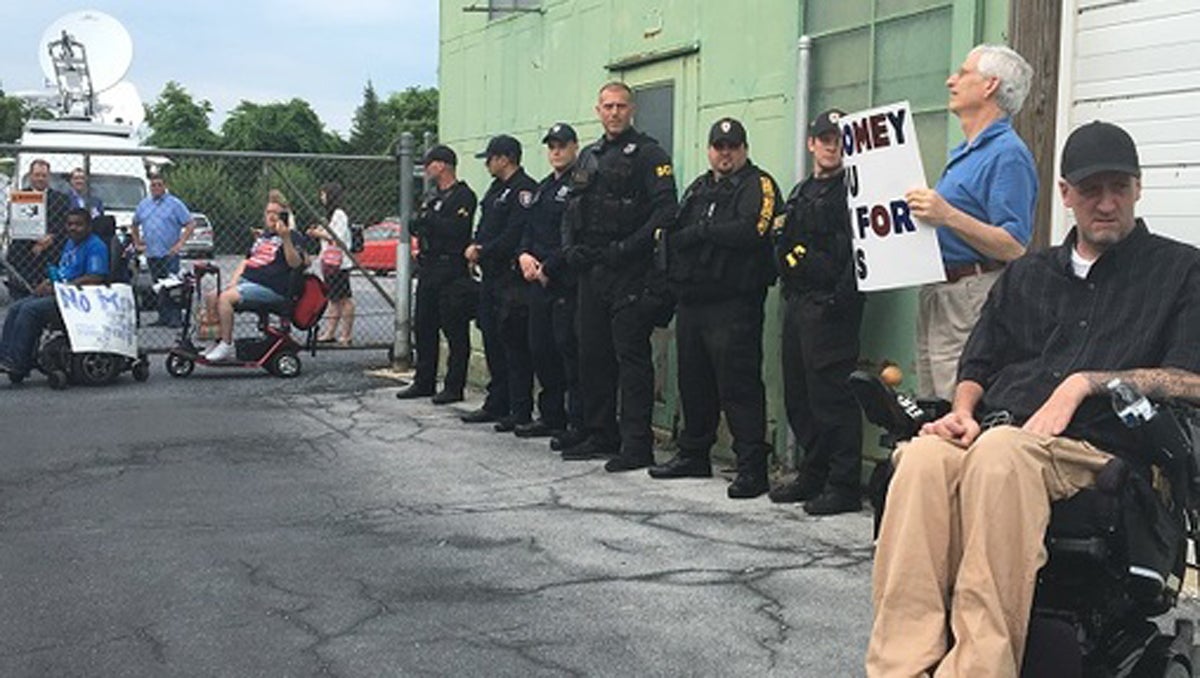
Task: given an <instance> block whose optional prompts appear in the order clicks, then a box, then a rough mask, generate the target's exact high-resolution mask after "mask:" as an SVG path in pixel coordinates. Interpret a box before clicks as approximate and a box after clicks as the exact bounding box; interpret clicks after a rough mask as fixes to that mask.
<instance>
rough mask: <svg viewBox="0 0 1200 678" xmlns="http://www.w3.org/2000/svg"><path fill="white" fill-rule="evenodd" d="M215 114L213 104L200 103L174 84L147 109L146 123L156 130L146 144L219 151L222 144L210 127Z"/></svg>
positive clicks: (168, 84)
mask: <svg viewBox="0 0 1200 678" xmlns="http://www.w3.org/2000/svg"><path fill="white" fill-rule="evenodd" d="M212 111H213V107H212V104H211V103H209V102H208V101H207V100H203V99H202V100H200V101H196V100H195V99H193V98H192V95H191V94H189V93H188V91H187V90H186V89H184V88H183V86H182V85H180V84H179V83H177V82H175V81H174V80H172V81H170V82H168V83H167V84H166V85H165V86H164V87H163V90H162V92H160V93H159V95H158V99H157V100H156V101H155V102H154V104H153V105H151V106H147V107H146V122H147V123H148V124H149V125H150V128H151V130H153V131H152V132H151V134H150V136H149V137H148V138H147V139H146V142H147V143H148V144H149V145H151V146H158V147H160V148H217V147H218V146H219V145H220V141H221V140H220V138H219V137H218V136H217V134H216V133H215V132H213V131H212V129H211V128H210V127H209V115H211V114H212Z"/></svg>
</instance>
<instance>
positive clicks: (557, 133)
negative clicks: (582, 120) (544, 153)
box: [542, 122, 579, 144]
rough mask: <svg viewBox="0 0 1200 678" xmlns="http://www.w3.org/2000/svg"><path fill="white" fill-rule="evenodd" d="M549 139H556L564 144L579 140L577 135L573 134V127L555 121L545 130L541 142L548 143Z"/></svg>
mask: <svg viewBox="0 0 1200 678" xmlns="http://www.w3.org/2000/svg"><path fill="white" fill-rule="evenodd" d="M551 141H558V142H561V143H564V144H567V143H570V142H572V141H579V137H578V136H577V135H576V134H575V128H574V127H571V126H570V125H568V124H567V123H565V122H556V123H554V124H553V125H551V126H550V129H548V130H546V136H544V137H542V143H543V144H548V143H550V142H551Z"/></svg>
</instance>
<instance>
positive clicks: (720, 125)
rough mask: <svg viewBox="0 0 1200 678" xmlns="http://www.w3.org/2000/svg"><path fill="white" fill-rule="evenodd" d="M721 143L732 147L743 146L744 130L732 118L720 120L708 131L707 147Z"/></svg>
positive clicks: (744, 139)
mask: <svg viewBox="0 0 1200 678" xmlns="http://www.w3.org/2000/svg"><path fill="white" fill-rule="evenodd" d="M721 141H723V142H725V143H731V144H733V145H734V146H745V145H746V128H745V127H743V126H742V123H740V122H738V121H737V120H735V119H733V118H721V119H720V120H718V121H716V122H714V123H713V126H712V128H710V129H709V130H708V145H709V146H713V145H715V144H717V142H721Z"/></svg>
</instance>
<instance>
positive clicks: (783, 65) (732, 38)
mask: <svg viewBox="0 0 1200 678" xmlns="http://www.w3.org/2000/svg"><path fill="white" fill-rule="evenodd" d="M1008 12H1009V2H1008V0H807V1H804V0H792V1H790V2H789V1H785V0H746V1H744V2H726V1H723V0H647V1H634V0H540V1H539V0H474V1H472V0H443V1H442V3H441V23H440V26H441V28H440V31H441V40H440V45H441V47H440V54H439V67H438V68H439V72H438V85H439V89H440V91H441V103H440V112H439V121H438V122H439V136H440V138H441V140H442V141H443V142H445V143H447V144H450V145H451V146H452V147H454V148H456V149H457V150H458V151H459V154H460V156H462V157H463V160H461V161H460V163H461V164H460V167H459V173H460V175H461V176H462V177H464V178H465V179H467V180H468V182H469V183H471V184H472V185H473V186H474V187H475V188H476V189H477V192H479V193H480V194H482V192H483V190H484V189H485V188H486V186H487V184H488V182H489V181H490V179H489V177H488V176H487V173H486V172H485V170H484V168H483V164H482V162H481V161H475V160H473V159H471V158H470V156H471V154H472V153H473V152H474V151H477V150H479V149H482V148H483V146H484V145H485V144H486V141H487V139H488V138H489V137H490V136H492V135H494V134H499V133H508V134H512V135H514V136H516V137H517V138H519V139H520V140H521V142H522V143H523V144H524V145H525V148H526V153H525V156H526V157H525V166H526V168H527V169H528V171H529V172H530V174H531V175H533V176H535V177H540V176H543V175H544V174H545V173H546V172H548V171H549V167H548V165H547V163H546V161H545V154H544V151H543V148H542V147H541V146H540V145H539V140H540V138H541V135H542V133H543V132H544V130H545V128H546V127H547V126H548V125H549V124H551V123H553V122H556V121H566V122H569V123H571V124H572V125H574V126H575V127H576V129H578V130H579V133H580V137H581V140H582V141H583V142H584V143H586V142H587V141H589V140H591V139H594V138H596V137H598V136H599V135H600V133H601V131H600V126H599V124H598V123H597V122H596V119H595V114H594V112H593V106H594V105H595V102H596V90H597V88H598V87H599V86H600V85H601V84H602V83H604V82H606V81H608V80H622V81H625V82H626V83H628V84H629V85H630V86H631V87H633V88H634V90H635V93H636V97H637V103H638V110H639V114H638V118H637V121H636V124H637V126H638V127H639V128H641V129H643V131H646V132H648V133H650V134H652V135H653V136H655V137H657V138H658V139H659V141H660V142H662V143H663V145H664V146H665V147H666V148H667V149H668V150H669V151H671V153H672V157H673V158H674V160H675V175H676V177H677V181H678V183H679V185H680V188H681V189H682V187H683V186H686V184H687V183H688V182H690V180H691V179H692V178H694V177H695V176H696V175H697V174H699V173H700V172H702V171H704V170H706V169H707V161H706V157H705V145H706V141H707V133H708V127H709V125H710V124H711V123H712V121H714V120H716V119H717V118H719V117H721V116H725V115H731V116H734V117H737V118H739V119H741V120H742V121H743V122H744V123H745V124H746V128H747V130H748V133H749V138H750V155H751V158H752V159H753V160H754V161H755V162H756V163H757V164H758V165H760V166H762V167H764V168H765V169H767V170H768V171H769V172H771V173H772V174H774V175H775V177H776V179H777V180H778V181H779V183H780V184H781V185H786V187H787V188H790V186H791V185H792V184H793V183H794V182H795V180H796V178H797V177H796V176H795V174H796V172H795V171H794V170H793V167H794V166H795V163H796V162H797V159H798V158H797V154H799V161H801V162H803V161H804V153H805V152H804V148H803V138H797V135H796V133H795V129H796V124H797V108H798V107H799V104H798V101H801V102H802V101H803V98H804V97H803V95H799V96H798V93H800V92H803V91H804V89H803V88H801V87H798V84H797V83H798V82H799V81H800V78H799V77H798V73H799V70H800V65H801V64H802V63H803V62H804V61H805V59H803V58H802V56H801V54H802V50H801V49H800V47H799V45H800V41H801V36H808V38H809V39H810V40H809V50H808V51H807V55H808V58H807V62H808V64H809V68H808V69H807V70H808V73H809V78H808V86H807V106H806V108H807V110H806V111H800V113H801V114H803V115H813V114H815V113H817V112H819V111H821V110H824V109H825V108H829V107H832V106H837V107H840V108H843V109H845V110H848V111H853V110H859V109H863V108H867V107H870V106H873V105H876V104H883V103H888V102H892V101H896V100H901V99H907V100H909V101H910V102H911V104H912V106H913V110H914V113H915V114H916V115H915V119H916V125H917V130H918V135H919V137H920V141H921V150H922V154H923V156H924V162H925V167H926V171H927V173H928V175H929V176H928V179H929V180H930V181H931V182H933V181H936V180H937V176H938V175H939V174H940V172H941V169H942V166H943V164H944V162H945V156H946V150H947V148H948V146H949V145H951V144H953V143H957V142H958V140H959V139H961V134H960V132H959V129H958V125H957V124H956V123H955V122H954V120H953V118H952V116H949V115H948V113H947V112H946V108H945V106H946V90H945V86H944V82H945V80H946V77H947V76H948V75H949V74H950V72H951V70H953V69H955V68H957V67H958V65H959V63H961V61H962V59H963V58H964V57H965V55H966V53H967V52H968V51H969V49H970V48H971V46H973V45H974V44H976V43H979V42H985V41H986V42H1006V36H1005V34H1004V33H1005V30H1006V28H1007V25H1008ZM785 190H786V189H785ZM915 318H916V308H915V293H913V292H912V291H900V292H889V293H878V294H872V295H871V296H870V297H869V300H868V305H867V317H866V321H865V322H866V327H865V331H864V339H865V341H864V350H863V359H864V361H870V362H878V361H879V360H881V359H883V358H889V359H892V360H895V361H897V362H899V363H901V365H903V366H906V367H907V368H908V369H906V370H905V371H906V373H907V374H909V375H914V371H913V370H912V369H911V368H912V361H913V353H914V348H913V343H914V342H913V336H914V326H915ZM765 335H766V338H767V339H766V356H767V358H766V366H765V376H766V381H767V388H768V395H769V397H770V412H769V419H770V426H771V427H772V432H773V434H774V436H775V440H776V449H777V450H783V449H785V447H784V446H785V444H786V435H787V434H786V429H787V426H786V421H785V419H784V417H783V402H782V400H783V398H782V383H781V379H780V377H779V367H778V366H779V352H780V350H781V346H780V341H779V316H778V305H777V299H776V293H775V292H772V297H771V300H770V301H769V306H768V321H767V328H766V333H765ZM655 345H656V361H657V363H658V367H659V369H658V370H657V374H658V379H659V382H660V383H659V400H660V404H659V407H658V410H657V412H656V421H657V423H658V424H659V425H661V426H664V427H666V428H670V427H671V425H672V423H673V421H674V416H675V411H676V409H677V408H676V398H675V388H674V363H673V355H672V349H671V341H670V330H665V331H660V333H659V335H658V336H657V337H656V341H655ZM914 378H915V375H914ZM870 447H872V441H870V440H868V448H870ZM782 459H783V461H785V463H786V462H787V461H788V460H787V458H786V455H784V456H783V457H782Z"/></svg>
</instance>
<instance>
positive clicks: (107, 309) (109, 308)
mask: <svg viewBox="0 0 1200 678" xmlns="http://www.w3.org/2000/svg"><path fill="white" fill-rule="evenodd" d="M54 295H55V297H57V299H58V310H59V311H60V312H61V313H62V318H63V324H65V325H66V327H67V336H69V337H70V338H71V350H72V351H74V352H76V353H81V352H96V353H117V354H120V355H124V356H128V357H130V358H137V354H138V350H137V349H138V346H137V310H136V308H135V307H134V304H133V288H132V287H130V286H129V285H124V284H115V285H88V286H81V287H77V286H75V285H68V284H65V283H56V284H55V285H54Z"/></svg>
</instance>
